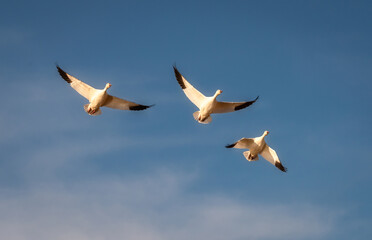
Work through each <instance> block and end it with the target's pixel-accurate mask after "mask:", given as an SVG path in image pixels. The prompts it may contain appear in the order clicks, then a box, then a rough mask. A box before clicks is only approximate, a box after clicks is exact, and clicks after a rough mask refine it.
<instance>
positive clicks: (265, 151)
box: [226, 131, 287, 172]
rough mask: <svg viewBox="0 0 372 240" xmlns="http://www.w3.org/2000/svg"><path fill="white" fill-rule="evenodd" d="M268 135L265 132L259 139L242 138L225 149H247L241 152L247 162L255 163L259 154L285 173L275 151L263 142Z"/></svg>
mask: <svg viewBox="0 0 372 240" xmlns="http://www.w3.org/2000/svg"><path fill="white" fill-rule="evenodd" d="M268 134H269V132H268V131H265V132H264V133H263V134H262V136H260V137H256V138H242V139H240V140H239V141H237V142H235V143H233V144H230V145H227V146H226V148H248V149H249V151H245V152H243V155H244V157H245V158H246V159H247V160H248V161H257V160H258V158H259V157H258V155H259V154H260V155H261V156H262V157H263V158H264V159H266V160H267V161H268V162H270V163H271V164H273V165H274V166H275V167H277V168H278V169H280V170H281V171H283V172H286V171H287V169H286V168H285V167H284V166H283V165H282V163H281V162H280V160H279V157H278V155H277V154H276V152H275V150H273V149H272V148H270V147H269V146H268V145H267V144H266V142H265V137H266V136H267V135H268Z"/></svg>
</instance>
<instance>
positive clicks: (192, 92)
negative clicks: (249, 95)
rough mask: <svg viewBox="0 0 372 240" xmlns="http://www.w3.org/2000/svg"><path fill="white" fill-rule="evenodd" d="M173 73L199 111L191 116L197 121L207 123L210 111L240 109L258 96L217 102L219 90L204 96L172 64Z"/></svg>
mask: <svg viewBox="0 0 372 240" xmlns="http://www.w3.org/2000/svg"><path fill="white" fill-rule="evenodd" d="M173 70H174V74H175V75H176V79H177V81H178V83H179V85H180V86H181V88H182V90H183V92H184V93H185V94H186V96H187V97H188V98H189V99H190V101H191V102H192V103H193V104H195V105H196V106H197V107H198V108H199V111H196V112H194V114H193V116H194V118H195V120H196V121H198V122H199V123H203V124H207V123H210V122H211V121H212V117H211V116H210V115H211V114H212V113H228V112H234V111H238V110H241V109H243V108H246V107H248V106H250V105H251V104H252V103H254V102H256V100H257V99H258V97H257V98H256V99H255V100H253V101H249V102H219V101H217V100H216V98H217V96H218V95H220V94H221V93H222V91H221V90H217V91H216V93H215V94H214V95H213V96H212V97H206V96H204V95H203V94H202V93H201V92H199V91H198V90H197V89H196V88H194V87H193V86H192V85H191V84H190V83H189V82H188V81H187V80H186V79H185V78H184V77H183V76H182V75H181V73H180V72H179V71H178V69H177V68H176V67H175V66H173Z"/></svg>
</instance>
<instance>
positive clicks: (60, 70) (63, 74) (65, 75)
mask: <svg viewBox="0 0 372 240" xmlns="http://www.w3.org/2000/svg"><path fill="white" fill-rule="evenodd" d="M56 67H57V70H58V73H59V75H61V77H62V78H63V79H64V80H65V81H66V82H68V83H71V82H72V81H71V79H70V78H69V77H68V76H67V73H66V72H65V71H63V70H62V69H61V68H60V67H59V66H58V65H56Z"/></svg>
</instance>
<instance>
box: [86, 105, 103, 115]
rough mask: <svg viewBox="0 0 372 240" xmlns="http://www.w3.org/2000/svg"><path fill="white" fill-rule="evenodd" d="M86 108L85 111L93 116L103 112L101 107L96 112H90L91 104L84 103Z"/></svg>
mask: <svg viewBox="0 0 372 240" xmlns="http://www.w3.org/2000/svg"><path fill="white" fill-rule="evenodd" d="M84 110H85V112H87V113H88V114H89V115H91V116H98V115H101V114H102V112H101V109H99V108H98V110H97V111H96V112H95V113H89V104H85V105H84Z"/></svg>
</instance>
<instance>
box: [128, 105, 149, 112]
mask: <svg viewBox="0 0 372 240" xmlns="http://www.w3.org/2000/svg"><path fill="white" fill-rule="evenodd" d="M152 106H155V104H153V105H150V106H146V105H136V106H130V107H129V110H132V111H141V110H145V109H148V108H150V107H152Z"/></svg>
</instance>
